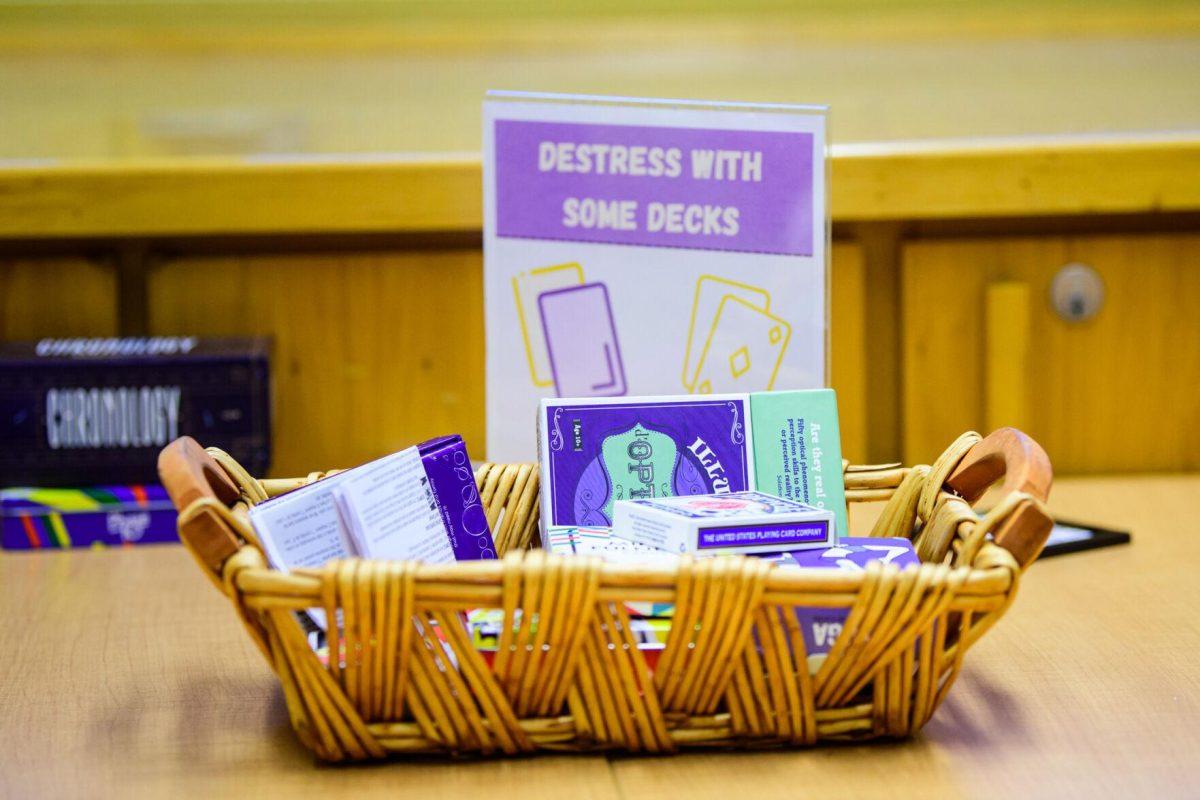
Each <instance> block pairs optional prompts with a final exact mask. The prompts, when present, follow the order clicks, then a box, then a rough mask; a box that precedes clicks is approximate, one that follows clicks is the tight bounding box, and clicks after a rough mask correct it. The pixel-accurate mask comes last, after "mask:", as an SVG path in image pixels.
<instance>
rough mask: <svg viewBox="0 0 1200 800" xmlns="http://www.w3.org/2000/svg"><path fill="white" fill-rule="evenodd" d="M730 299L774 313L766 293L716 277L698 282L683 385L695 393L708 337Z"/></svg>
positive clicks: (706, 277)
mask: <svg viewBox="0 0 1200 800" xmlns="http://www.w3.org/2000/svg"><path fill="white" fill-rule="evenodd" d="M727 296H733V297H740V298H741V299H742V300H745V301H746V302H747V303H749V304H750V305H751V306H754V307H755V308H761V309H762V310H763V311H770V310H771V295H770V294H768V293H767V291H766V290H765V289H760V288H758V287H757V286H750V285H749V284H745V283H738V282H737V281H731V280H728V279H726V278H718V277H717V276H716V275H701V276H700V280H698V281H696V297H695V299H694V300H693V301H692V316H691V319H690V320H689V322H688V335H687V345H686V347H685V349H684V353H683V385H684V388H687V389H692V388H694V387H695V386H696V368H697V367H698V366H699V365H700V351H701V349H702V348H703V347H704V341H705V340H704V334H705V333H706V332H707V331H708V330H710V329H711V328H712V326H713V322H715V321H716V318H717V309H718V308H719V307H720V305H721V300H722V299H724V298H725V297H727Z"/></svg>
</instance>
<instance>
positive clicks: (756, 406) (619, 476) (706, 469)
mask: <svg viewBox="0 0 1200 800" xmlns="http://www.w3.org/2000/svg"><path fill="white" fill-rule="evenodd" d="M538 443H539V459H540V468H541V481H542V493H541V502H542V513H541V519H542V524H543V526H544V527H546V528H548V527H552V526H582V527H609V526H611V525H612V524H613V507H614V504H615V503H616V502H617V501H618V500H639V499H653V498H662V497H675V496H687V495H701V494H729V493H733V492H743V491H747V490H759V491H763V492H766V493H768V494H773V495H778V496H779V497H783V498H786V499H789V500H795V501H798V502H801V503H805V504H808V505H811V506H815V507H816V508H819V509H827V510H829V511H831V512H833V515H834V535H835V536H836V535H837V532H838V531H844V530H846V512H845V493H844V486H843V481H842V454H841V441H840V435H839V430H838V418H837V399H836V396H835V394H834V392H833V390H832V389H816V390H807V391H790V392H754V393H751V394H711V395H700V396H695V395H680V396H664V397H621V398H594V397H593V398H582V399H546V400H543V401H542V403H541V408H540V410H539V413H538Z"/></svg>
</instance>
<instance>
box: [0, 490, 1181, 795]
mask: <svg viewBox="0 0 1200 800" xmlns="http://www.w3.org/2000/svg"><path fill="white" fill-rule="evenodd" d="M1198 498H1200V477H1127V478H1126V477H1123V478H1110V479H1095V478H1093V479H1076V480H1063V481H1059V482H1058V483H1057V484H1056V486H1055V487H1054V490H1053V491H1052V493H1051V506H1052V507H1054V508H1055V509H1057V510H1059V511H1060V512H1061V513H1062V514H1064V515H1066V516H1069V517H1070V518H1072V519H1082V520H1091V521H1095V522H1098V523H1103V524H1106V525H1109V526H1113V527H1123V528H1128V529H1131V530H1132V531H1133V536H1134V541H1133V544H1132V545H1129V546H1124V547H1115V548H1109V549H1106V550H1100V551H1095V552H1091V553H1083V554H1077V555H1071V556H1064V557H1060V558H1054V559H1048V560H1046V561H1044V562H1041V563H1039V564H1036V565H1035V566H1034V567H1033V568H1032V569H1031V571H1030V572H1029V573H1027V574H1026V576H1025V578H1024V580H1023V582H1022V586H1021V590H1020V593H1019V595H1018V597H1017V601H1016V603H1015V605H1014V606H1013V608H1012V609H1011V610H1010V611H1009V612H1008V614H1007V615H1006V616H1005V618H1004V619H1002V620H1001V621H1000V623H999V624H998V625H997V626H996V628H995V629H994V630H992V631H990V632H989V633H988V635H987V636H985V637H984V638H983V640H982V641H981V642H980V643H979V644H978V645H977V646H976V647H975V648H974V649H972V650H971V652H970V653H969V654H968V656H967V660H966V667H965V669H964V672H963V674H962V675H961V677H960V678H959V679H958V683H957V685H956V686H955V687H954V689H953V690H952V691H951V693H950V696H949V698H948V699H947V701H946V702H945V704H944V705H943V706H942V708H941V709H939V711H938V712H937V714H936V715H935V716H934V718H933V720H932V721H931V722H930V723H929V724H928V725H927V726H926V727H925V729H924V731H923V732H922V734H921V735H919V736H918V737H916V738H915V739H913V740H911V741H905V742H894V743H883V744H877V745H860V746H859V745H856V746H839V747H826V748H820V749H815V750H808V751H806V750H775V751H766V752H757V753H725V752H712V753H709V752H694V753H686V754H683V755H679V756H674V757H668V758H629V757H614V758H611V759H606V758H604V757H601V756H594V757H569V756H568V757H557V756H542V757H537V758H531V759H517V760H497V761H463V762H449V761H441V760H438V759H426V760H420V761H407V762H406V761H399V762H394V763H389V764H384V765H375V766H366V767H344V768H343V767H339V768H328V767H320V766H316V765H314V764H313V762H312V760H311V757H310V756H309V755H308V753H307V752H306V751H304V750H303V749H302V748H301V747H300V745H299V744H297V743H296V741H295V739H294V737H293V735H292V731H291V729H290V728H289V726H288V721H287V712H286V709H285V708H284V703H283V699H282V695H281V693H280V690H279V688H278V685H277V684H276V682H275V680H274V677H273V676H272V675H271V673H270V672H269V671H268V669H267V667H266V666H265V664H264V662H263V659H262V657H261V655H260V654H259V653H258V652H257V651H256V650H255V649H254V647H253V645H252V644H251V643H250V640H249V639H248V638H247V637H246V636H245V635H244V633H243V632H242V630H241V628H240V626H239V623H238V622H237V620H236V618H235V616H234V614H233V611H232V610H231V608H230V607H229V605H228V603H226V602H225V600H224V599H223V598H222V597H220V596H219V595H218V594H217V593H216V592H215V591H214V590H213V588H212V586H211V584H209V583H208V582H207V580H206V579H205V578H204V577H203V576H202V575H201V574H200V572H199V570H198V569H197V568H196V566H195V565H194V564H193V563H192V561H191V559H190V557H189V556H188V555H187V553H185V552H184V551H183V550H182V549H181V548H179V547H176V546H170V545H163V546H157V547H149V546H148V547H146V548H143V549H136V548H135V549H125V550H108V551H69V552H49V551H43V552H37V553H28V554H12V553H2V554H0V608H3V609H4V611H5V614H6V617H7V619H6V621H5V623H4V625H3V626H0V651H2V652H4V653H6V654H7V662H6V665H5V671H4V675H5V679H4V681H3V685H2V687H0V697H2V698H3V700H2V702H0V707H2V708H3V709H4V713H3V714H0V742H3V748H2V749H0V795H2V796H5V797H61V796H72V797H78V796H87V797H97V798H101V797H129V796H152V797H158V796H164V795H172V796H175V795H178V796H189V797H207V796H225V795H239V796H243V795H244V796H255V797H263V798H267V797H296V796H301V795H304V796H308V795H313V796H316V795H318V794H319V795H320V796H323V797H328V798H338V797H348V798H350V797H352V798H368V797H377V796H378V797H395V796H397V795H406V794H413V793H419V794H421V795H428V796H430V797H446V798H478V797H498V796H503V797H507V796H514V795H518V794H519V795H520V796H523V797H539V798H541V797H544V798H551V797H557V798H561V797H578V798H584V799H586V800H592V799H595V800H605V799H607V798H612V799H613V800H616V798H624V800H642V798H644V799H645V800H660V798H663V797H672V796H686V797H689V798H696V800H707V798H713V800H725V798H728V797H729V796H730V795H731V794H736V793H739V792H742V793H744V792H745V791H746V790H747V788H748V787H752V788H753V793H754V796H755V797H762V798H773V797H780V798H795V797H799V796H814V797H831V796H832V797H842V796H849V797H875V796H888V797H985V796H986V797H994V796H1008V797H1012V796H1019V797H1098V796H1125V797H1133V796H1145V797H1167V796H1180V795H1186V794H1189V793H1191V792H1192V791H1194V789H1195V787H1196V785H1197V782H1198V781H1200V761H1197V759H1196V757H1195V754H1196V753H1197V752H1200V727H1198V726H1197V725H1196V724H1195V721H1196V719H1197V718H1198V716H1200V673H1198V672H1197V670H1196V664H1197V662H1198V661H1200V628H1198V627H1197V625H1196V620H1195V614H1196V609H1197V608H1200V588H1198V587H1200V582H1197V581H1196V580H1195V579H1194V573H1195V570H1196V564H1197V563H1200V536H1197V535H1196V530H1195V529H1196V527H1197V526H1196V524H1195V523H1194V522H1193V521H1192V520H1193V519H1194V517H1195V512H1196V500H1197V499H1198ZM864 521H865V520H863V519H856V520H855V523H854V524H856V525H857V524H861V523H862V522H864Z"/></svg>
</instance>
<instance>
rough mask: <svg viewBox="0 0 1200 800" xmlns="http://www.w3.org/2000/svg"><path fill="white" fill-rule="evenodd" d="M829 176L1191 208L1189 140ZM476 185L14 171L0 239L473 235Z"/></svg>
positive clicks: (881, 215) (853, 206)
mask: <svg viewBox="0 0 1200 800" xmlns="http://www.w3.org/2000/svg"><path fill="white" fill-rule="evenodd" d="M472 111H473V113H474V114H475V115H476V116H477V115H478V105H477V104H475V105H472ZM472 125H473V126H475V127H478V119H476V120H475V121H474V122H473V123H472ZM439 141H442V140H439ZM832 173H833V177H832V183H831V186H832V188H831V193H832V194H831V198H830V206H831V213H832V215H833V219H834V220H835V221H839V222H849V221H872V220H897V219H914V220H920V219H939V218H958V217H987V216H1005V215H1016V216H1042V215H1063V214H1096V213H1153V212H1163V211H1180V212H1182V211H1194V210H1196V209H1200V138H1197V136H1196V135H1195V134H1181V135H1179V136H1171V137H1163V136H1130V137H1123V138H1116V137H1078V138H1071V137H1063V138H1058V139H1051V140H1037V139H1027V140H1014V141H986V142H976V143H963V142H929V143H920V144H911V143H910V144H883V145H869V146H867V145H863V146H852V145H846V146H837V145H835V146H834V147H833V148H832ZM481 180H482V177H481V174H480V163H479V159H478V157H477V156H475V155H455V154H442V155H424V156H415V155H414V156H406V157H396V156H390V155H383V154H377V155H372V156H369V157H367V158H362V159H359V158H354V159H347V158H344V157H335V156H323V157H320V158H289V157H280V158H272V159H267V160H261V159H242V158H236V157H192V158H157V159H145V158H140V159H131V160H127V161H122V160H111V161H77V162H65V163H53V162H52V163H48V164H36V165H22V164H13V165H9V166H7V167H6V168H4V169H0V238H10V239H11V238H27V237H51V238H73V237H80V236H175V235H230V234H282V235H286V234H295V233H331V234H342V233H363V232H377V233H396V232H419V231H478V230H480V229H481V228H482V224H483V210H482V209H483V206H482V200H481V195H480V192H479V186H480V185H481V184H480V181H481Z"/></svg>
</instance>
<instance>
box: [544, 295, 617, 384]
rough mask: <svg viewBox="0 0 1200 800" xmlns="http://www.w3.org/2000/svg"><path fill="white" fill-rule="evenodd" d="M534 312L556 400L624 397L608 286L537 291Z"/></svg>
mask: <svg viewBox="0 0 1200 800" xmlns="http://www.w3.org/2000/svg"><path fill="white" fill-rule="evenodd" d="M538 310H539V312H540V313H541V316H542V331H543V333H545V335H546V352H547V353H548V354H549V356H550V372H551V374H552V375H553V376H554V390H555V392H556V393H557V394H558V396H559V397H615V396H618V395H623V394H625V392H626V389H627V387H626V385H625V366H624V364H622V362H621V348H620V346H619V345H618V344H617V328H616V325H615V324H614V323H613V315H612V305H611V304H610V303H609V301H608V287H606V286H605V285H604V284H603V283H585V284H583V285H581V286H568V287H566V288H564V289H555V290H553V291H549V292H542V293H541V294H540V295H538Z"/></svg>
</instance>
